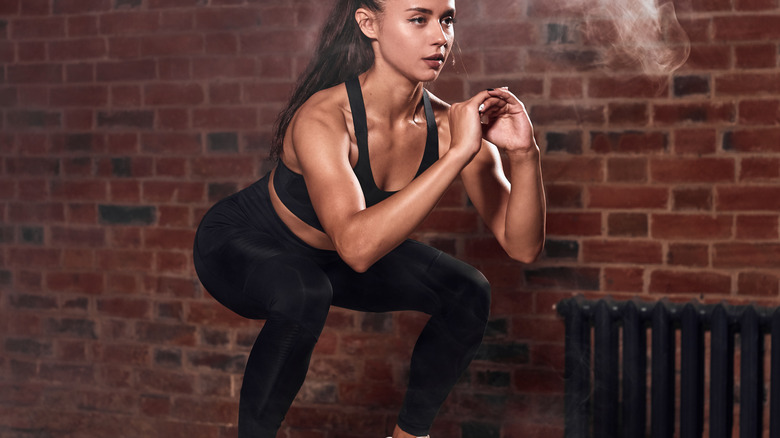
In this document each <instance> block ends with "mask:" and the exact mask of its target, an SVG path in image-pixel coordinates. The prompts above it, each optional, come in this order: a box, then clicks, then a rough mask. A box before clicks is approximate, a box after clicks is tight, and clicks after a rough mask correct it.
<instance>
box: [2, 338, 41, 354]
mask: <svg viewBox="0 0 780 438" xmlns="http://www.w3.org/2000/svg"><path fill="white" fill-rule="evenodd" d="M5 351H6V352H8V353H19V354H26V355H30V356H36V357H41V356H50V355H51V351H52V348H51V343H50V342H44V341H39V340H36V339H23V338H10V339H6V341H5Z"/></svg>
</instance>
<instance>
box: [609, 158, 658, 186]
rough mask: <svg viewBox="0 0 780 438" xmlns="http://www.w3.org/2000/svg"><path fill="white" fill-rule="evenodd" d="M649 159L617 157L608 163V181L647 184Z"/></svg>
mask: <svg viewBox="0 0 780 438" xmlns="http://www.w3.org/2000/svg"><path fill="white" fill-rule="evenodd" d="M647 163H648V161H647V158H644V157H642V158H633V157H630V158H625V157H615V158H610V159H609V160H608V161H607V181H609V182H621V183H642V182H647V169H648V166H647Z"/></svg>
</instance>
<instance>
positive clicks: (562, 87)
mask: <svg viewBox="0 0 780 438" xmlns="http://www.w3.org/2000/svg"><path fill="white" fill-rule="evenodd" d="M583 94H584V92H583V80H582V79H581V78H571V77H562V78H551V79H550V98H551V99H577V98H581V97H582V96H583Z"/></svg>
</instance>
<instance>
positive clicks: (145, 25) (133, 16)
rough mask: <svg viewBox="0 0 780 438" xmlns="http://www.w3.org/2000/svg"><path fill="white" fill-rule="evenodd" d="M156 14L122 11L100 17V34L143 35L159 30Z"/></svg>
mask: <svg viewBox="0 0 780 438" xmlns="http://www.w3.org/2000/svg"><path fill="white" fill-rule="evenodd" d="M158 17H159V15H158V13H157V12H146V11H122V12H112V13H107V14H101V15H100V32H101V33H102V34H104V35H112V36H115V35H144V34H149V33H154V32H157V31H158V30H159V25H158V23H159V19H158Z"/></svg>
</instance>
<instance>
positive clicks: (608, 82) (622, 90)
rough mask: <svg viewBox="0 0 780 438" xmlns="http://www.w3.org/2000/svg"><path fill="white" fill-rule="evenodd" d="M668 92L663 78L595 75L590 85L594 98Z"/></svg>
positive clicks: (589, 94)
mask: <svg viewBox="0 0 780 438" xmlns="http://www.w3.org/2000/svg"><path fill="white" fill-rule="evenodd" d="M668 93H669V90H668V86H667V84H666V83H665V80H664V79H662V78H649V77H617V76H616V77H595V78H592V79H591V80H590V83H589V86H588V96H589V97H594V98H615V97H626V98H631V99H639V98H643V97H644V98H653V97H662V96H665V95H667V94H668Z"/></svg>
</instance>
